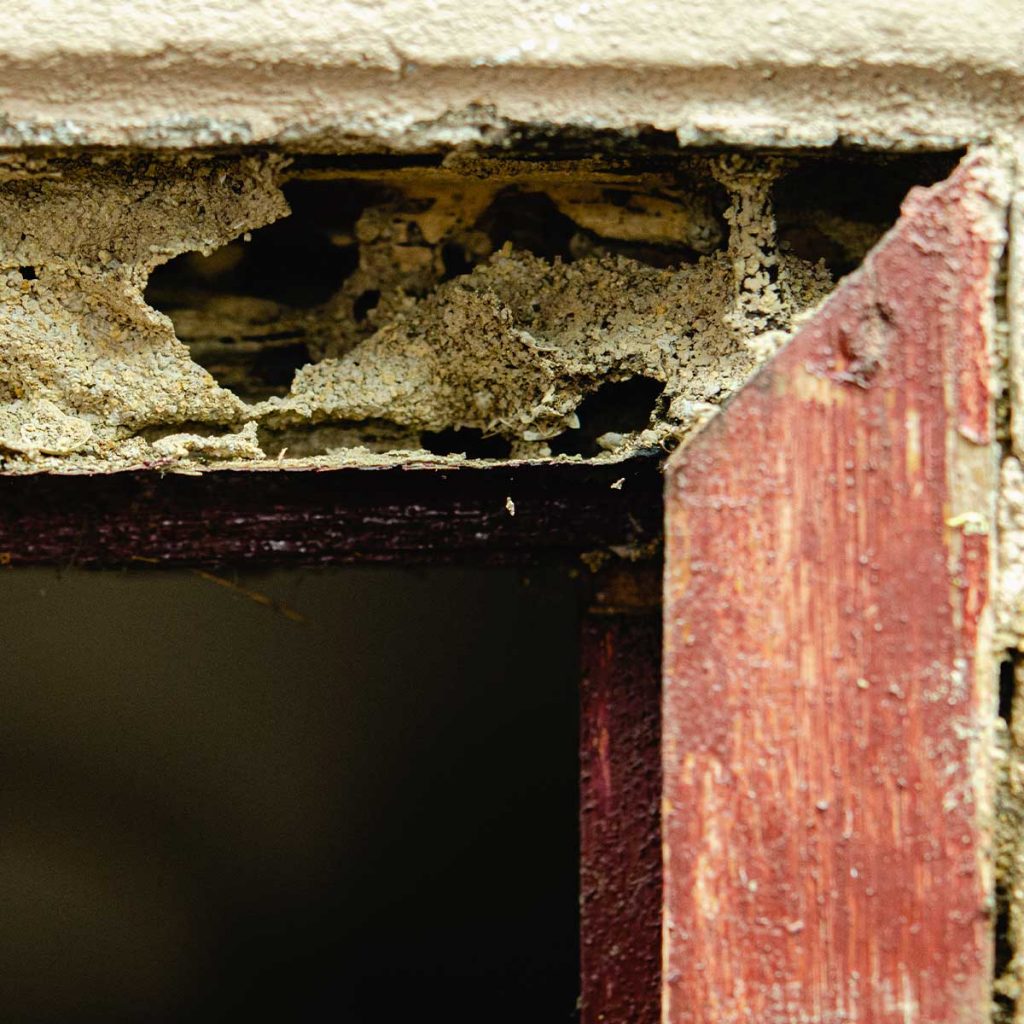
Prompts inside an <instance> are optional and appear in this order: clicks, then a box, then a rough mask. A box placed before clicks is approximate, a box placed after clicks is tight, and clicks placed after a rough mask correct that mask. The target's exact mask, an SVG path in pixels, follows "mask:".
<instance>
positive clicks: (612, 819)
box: [580, 562, 662, 1024]
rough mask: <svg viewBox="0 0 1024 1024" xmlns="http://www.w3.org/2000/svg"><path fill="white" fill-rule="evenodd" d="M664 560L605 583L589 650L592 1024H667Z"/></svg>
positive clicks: (583, 950) (586, 794)
mask: <svg viewBox="0 0 1024 1024" xmlns="http://www.w3.org/2000/svg"><path fill="white" fill-rule="evenodd" d="M659 570H660V562H659V563H654V564H653V565H651V566H640V567H616V568H614V569H612V570H611V572H607V571H606V572H605V573H604V574H603V576H602V577H601V578H600V579H599V581H598V586H597V591H596V593H595V595H594V600H593V601H592V602H591V604H590V608H589V610H588V612H587V614H586V615H585V616H584V620H583V633H582V638H581V644H580V658H581V663H582V664H581V669H582V671H581V683H580V686H581V700H582V708H581V712H582V713H581V717H580V961H581V963H580V967H581V999H580V1021H581V1024H615V1022H619V1021H621V1022H623V1024H626V1022H628V1024H657V1020H658V1005H659V991H660V987H661V964H660V953H661V950H660V946H661V896H662V889H661V829H660V810H659V803H660V799H661V760H660V750H661V743H660V740H661V729H660V725H659V722H660V717H661V708H660V698H661V593H660V589H661V588H660V585H659Z"/></svg>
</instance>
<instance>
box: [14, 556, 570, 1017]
mask: <svg viewBox="0 0 1024 1024" xmlns="http://www.w3.org/2000/svg"><path fill="white" fill-rule="evenodd" d="M2 581H3V583H2V585H3V588H4V596H5V601H4V604H5V608H6V609H7V610H8V613H7V614H6V615H5V619H4V625H3V626H2V627H0V636H2V642H3V648H4V654H5V670H4V674H3V681H2V683H0V690H2V695H3V706H4V709H5V710H4V715H3V716H2V717H0V760H2V770H3V775H4V779H5V784H4V787H3V792H2V796H0V803H2V805H3V811H2V815H3V821H4V832H5V842H4V844H3V846H2V849H0V902H2V904H3V906H4V907H5V911H4V914H3V916H2V918H0V946H2V948H3V950H4V954H3V960H4V963H5V970H4V971H3V972H2V977H0V1016H2V1018H3V1019H4V1020H5V1021H11V1022H21V1021H25V1022H27V1021H33V1022H50V1021H53V1022H57V1021H61V1022H66V1024H77V1022H86V1021H88V1022H92V1021H119V1020H147V1021H172V1020H174V1021H179V1020H194V1021H202V1020H217V1021H221V1020H241V1019H245V1018H246V1017H248V1016H249V1015H250V1014H253V1015H254V1014H256V1013H257V1012H258V1013H260V1015H261V1016H263V1017H268V1016H269V1017H270V1018H271V1019H281V1020H323V1019H338V1020H345V1021H347V1022H359V1021H367V1022H371V1021H381V1022H383V1021H394V1020H404V1019H409V1020H412V1019H425V1017H426V1016H437V1017H439V1018H440V1019H445V1020H449V1021H470V1020H474V1021H475V1020H479V1019H481V1017H483V1016H486V1018H487V1019H489V1020H497V1021H510V1022H511V1021H521V1020H524V1019H531V1018H533V1017H536V1016H539V1015H542V1016H543V1017H544V1018H545V1019H552V1020H566V1021H567V1020H571V1019H572V1017H573V1015H574V1012H575V1001H576V996H577V992H578V981H577V974H578V938H577V926H578V925H577V922H578V911H577V891H578V886H577V871H578V865H577V858H578V828H577V813H578V794H577V786H578V766H577V754H576V747H577V735H578V723H577V716H578V698H577V678H578V661H577V658H578V656H577V624H578V620H577V615H578V612H577V606H576V595H575V590H574V585H573V583H572V581H571V580H570V579H569V577H568V576H567V575H566V574H565V573H564V572H560V571H554V570H548V571H541V572H538V573H534V574H531V576H530V578H529V579H528V580H525V579H524V578H522V577H521V576H520V575H519V574H517V573H515V572H512V571H506V570H464V569H435V570H429V571H417V572H412V571H400V570H392V569H387V570H385V569H374V570H367V569H342V570H324V571H312V570H310V571H290V572H279V571H275V572H272V573H263V574H259V573H253V572H248V573H245V574H244V575H242V576H232V577H231V579H230V581H229V582H230V583H231V584H233V585H232V586H228V585H218V581H217V580H216V579H215V578H211V577H209V576H204V575H202V574H196V573H191V572H188V571H185V570H177V571H173V572H157V571H140V572H130V573H113V572H106V573H98V572H94V573H87V572H84V571H77V572H74V571H73V572H65V573H62V574H60V575H57V574H55V573H53V572H52V571H48V570H41V569H40V570H34V569H33V570H17V571H9V572H7V573H6V574H4V575H3V577H2ZM267 602H269V603H267ZM325 1015H328V1016H325Z"/></svg>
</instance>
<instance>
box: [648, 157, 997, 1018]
mask: <svg viewBox="0 0 1024 1024" xmlns="http://www.w3.org/2000/svg"><path fill="white" fill-rule="evenodd" d="M999 180H1000V179H999V177H998V175H997V174H996V172H995V170H994V169H993V168H991V167H988V166H987V165H986V164H985V162H984V161H983V159H982V158H980V157H974V158H972V159H970V160H969V161H967V162H966V163H965V164H963V165H961V167H960V168H959V169H958V170H957V171H956V172H955V173H954V175H953V176H952V177H951V178H950V179H949V180H948V181H947V182H944V183H943V184H941V185H939V186H936V187H935V188H933V189H930V190H928V191H924V190H916V191H915V192H913V193H912V194H911V196H910V197H909V198H908V200H907V201H906V203H905V204H904V213H903V217H902V218H901V220H900V221H899V223H898V224H897V226H896V228H895V229H894V230H893V231H892V232H891V233H890V235H889V236H888V237H887V239H886V240H885V241H883V243H882V244H881V246H880V248H879V249H877V250H876V251H875V252H874V254H873V255H872V256H871V257H870V258H869V259H868V261H867V262H866V263H865V265H864V266H863V267H862V268H861V269H860V270H859V271H858V272H857V273H856V274H854V275H852V276H851V277H850V278H849V279H848V280H847V281H846V282H844V283H843V284H842V285H841V287H840V288H839V289H838V290H837V292H836V293H835V294H834V295H833V297H832V298H831V299H830V300H829V301H828V302H827V303H826V305H825V306H824V307H823V308H822V309H821V310H820V312H819V313H818V314H817V315H816V316H815V317H814V318H813V320H811V321H810V322H809V323H808V324H807V325H806V326H805V327H804V328H803V329H802V330H801V331H800V333H799V334H798V335H797V336H796V338H795V339H794V340H793V341H792V342H791V343H790V344H789V345H788V346H787V347H786V348H785V349H784V350H783V351H782V352H781V353H780V355H779V356H778V357H777V358H776V359H775V360H774V361H773V362H772V363H771V364H770V365H769V366H768V367H767V368H766V369H765V370H764V372H762V373H761V374H760V375H759V376H758V377H757V378H756V379H755V380H754V381H753V382H752V383H751V384H750V385H749V386H747V387H746V388H745V389H744V390H743V391H742V392H741V393H740V394H739V395H738V396H737V397H736V398H735V399H734V400H733V401H732V402H731V403H730V404H729V405H728V407H727V408H726V410H725V411H724V413H723V414H722V415H720V416H719V417H718V418H717V419H716V420H715V421H714V422H713V423H712V424H710V425H709V426H708V428H707V429H706V430H705V432H704V433H703V434H702V435H701V436H700V437H699V438H698V439H696V441H695V442H694V443H693V444H692V445H691V446H690V447H689V448H688V449H687V450H686V451H684V452H680V453H677V456H676V457H674V458H673V460H672V461H671V462H670V468H669V479H668V482H667V490H666V522H667V536H666V543H667V549H666V559H667V566H668V567H667V572H666V610H665V615H666V617H665V628H666V637H665V641H666V649H665V680H664V687H665V692H664V704H663V722H662V727H663V766H664V777H665V780H664V811H663V813H664V821H663V828H664V858H665V860H664V870H665V879H664V881H665V913H664V921H663V952H664V963H663V972H664V984H663V993H662V998H663V1019H664V1020H665V1021H667V1022H672V1024H676V1022H679V1024H682V1022H702V1024H705V1022H706V1024H734V1022H737V1024H738V1022H744V1024H746V1022H749V1024H795V1022H806V1024H819V1022H820V1024H833V1022H836V1024H838V1022H845V1021H850V1022H861V1024H890V1022H891V1024H896V1022H900V1024H915V1022H918V1024H919V1022H932V1024H947V1022H948V1024H953V1022H956V1024H966V1022H975V1021H977V1022H981V1021H984V1020H986V1019H987V1018H988V1015H989V999H990V987H991V956H992V945H993V942H992V933H991V922H990V919H989V909H988V895H989V883H990V879H989V877H988V868H987V857H988V848H987V847H988V839H989V837H988V834H987V825H986V815H987V813H988V807H987V797H988V793H987V784H986V782H985V771H984V767H983V766H984V760H983V758H984V749H983V746H984V743H985V741H986V727H987V726H986V723H987V722H988V721H989V719H990V716H991V715H994V713H995V705H994V697H993V694H992V686H993V685H994V679H993V678H992V667H991V664H990V663H989V662H988V660H987V658H986V656H984V655H982V654H979V651H980V650H982V649H983V648H984V647H985V643H986V631H987V630H988V628H989V627H988V610H987V605H988V591H989V579H988V568H989V536H988V534H989V531H990V528H991V527H990V524H991V518H992V509H991V504H992V498H993V494H994V478H995V454H994V452H993V443H992V432H991V413H990V409H991V404H992V396H991V394H990V390H989V389H990V365H991V355H990V338H989V332H988V331H987V330H986V325H987V323H988V318H989V316H990V312H991V308H992V302H993V292H992V289H993V276H994V275H993V269H994V260H995V257H996V256H997V255H998V251H999V247H1000V245H1001V243H1002V217H1001V201H1002V200H1001V197H1000V196H999V195H998V194H997V193H999V191H1000V187H999Z"/></svg>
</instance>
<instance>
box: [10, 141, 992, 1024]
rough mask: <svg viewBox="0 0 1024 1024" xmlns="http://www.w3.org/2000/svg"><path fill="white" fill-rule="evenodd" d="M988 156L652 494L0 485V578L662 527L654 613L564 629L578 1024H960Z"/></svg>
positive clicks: (985, 535) (644, 598)
mask: <svg viewBox="0 0 1024 1024" xmlns="http://www.w3.org/2000/svg"><path fill="white" fill-rule="evenodd" d="M988 161H989V158H988V157H986V156H985V155H984V154H982V155H980V156H974V157H971V158H968V159H967V160H966V161H965V162H964V163H963V164H961V166H960V167H959V168H958V169H957V171H956V172H955V173H954V174H953V176H952V177H951V178H949V179H948V180H947V181H946V182H943V183H941V184H940V185H937V186H935V187H933V188H931V189H927V190H923V189H922V190H915V191H914V192H913V193H912V194H911V196H910V197H909V198H908V200H907V202H906V204H905V207H904V214H903V216H902V218H901V220H900V221H899V222H898V224H897V225H896V227H895V228H894V229H893V231H891V232H890V233H889V235H888V236H887V237H886V238H885V239H884V240H883V242H882V243H881V244H880V245H879V246H878V247H877V248H876V249H875V250H873V252H872V253H871V255H869V257H868V259H867V260H866V262H865V264H864V265H863V266H862V267H861V268H860V269H859V270H858V271H857V272H856V273H854V274H853V275H851V276H850V277H849V278H847V279H846V280H845V281H844V282H842V283H841V284H840V286H839V287H838V288H837V289H836V291H835V292H834V293H833V295H832V296H831V297H830V298H829V300H828V301H827V302H826V303H825V304H824V306H823V307H822V308H821V310H819V312H818V313H817V314H816V315H815V316H814V317H813V318H812V319H811V320H810V321H809V322H808V323H806V324H805V325H804V326H803V327H802V328H801V330H800V331H799V332H798V333H797V335H796V336H795V337H794V338H793V339H792V341H791V342H790V343H789V344H788V345H787V346H786V347H785V348H784V349H783V350H782V351H781V352H780V353H779V354H778V355H777V356H776V357H775V359H774V360H772V361H771V362H770V363H769V364H768V365H766V367H765V368H764V369H763V370H762V371H761V372H760V373H759V374H758V375H757V376H756V377H755V378H754V379H753V380H752V381H751V382H750V383H749V384H748V385H747V386H746V387H745V388H743V389H742V390H741V391H740V392H739V393H738V394H737V395H736V396H735V397H734V398H733V399H732V400H731V401H730V402H729V403H728V404H727V406H726V408H725V409H724V411H723V412H722V414H721V415H719V416H718V417H716V418H715V419H714V420H713V421H712V422H711V423H710V424H709V425H708V426H707V427H706V428H705V429H704V430H703V431H702V432H701V434H700V435H699V436H698V437H697V438H696V440H694V441H692V442H691V443H690V444H689V445H688V446H687V447H686V448H685V449H683V450H681V451H679V452H677V453H676V454H675V455H673V456H672V458H671V459H670V460H669V463H668V466H667V469H666V474H665V477H664V479H663V477H662V474H661V467H660V466H659V465H658V464H657V463H656V462H653V461H649V460H636V461H632V462H628V463H623V464H619V465H594V464H575V465H564V464H555V465H550V466H540V465H533V464H523V465H504V466H500V467H494V468H488V469H482V468H454V469H453V468H444V469H437V468H430V467H427V466H420V467H407V468H403V469H388V470H371V469H341V470H335V471H321V472H311V471H294V472H292V471H288V470H284V469H281V470H270V471H266V472H237V471H231V470H219V471H212V472H208V473H205V474H202V475H197V476H185V475H179V474H167V475H164V476H159V475H157V474H155V473H146V472H140V473H122V474H113V475H109V476H93V477H67V476H45V475H38V476H32V477H19V478H4V479H0V563H2V564H4V565H9V566H19V565H42V564H48V565H61V566H70V565H77V566H83V567H90V568H93V567H95V568H99V567H114V566H125V565H133V564H140V563H141V564H145V565H153V566H197V567H207V568H215V567H225V566H227V567H232V566H235V567H240V566H247V565H258V566H262V567H269V566H300V565H320V566H324V565H339V564H354V563H361V564H368V563H392V564H414V563H425V562H428V563H444V562H452V561H472V562H474V563H478V564H490V565H497V564H517V563H530V562H539V561H550V560H557V559H573V560H577V559H579V557H580V556H581V555H586V554H592V553H595V552H597V553H600V555H599V557H603V556H604V555H606V554H607V552H609V551H615V552H617V553H618V555H626V556H630V555H633V556H636V555H638V554H642V553H644V552H646V553H648V554H651V553H653V552H654V551H655V550H656V549H657V548H658V545H659V543H660V541H661V539H662V516H663V514H664V522H665V530H664V541H665V571H664V605H663V606H662V602H661V599H660V593H659V591H660V585H659V574H660V563H659V562H658V561H657V559H655V560H654V561H653V562H650V561H649V562H647V563H645V562H643V561H642V560H641V561H640V562H638V563H636V565H632V564H631V563H629V562H628V561H625V560H620V561H618V562H613V565H614V566H616V567H617V568H616V569H614V570H613V571H607V570H606V571H604V572H602V573H599V574H598V575H597V576H596V577H595V586H594V593H593V600H592V602H591V605H590V609H589V611H588V613H587V615H586V616H585V617H584V624H583V637H582V647H581V651H582V664H583V685H582V688H581V692H582V702H583V703H582V706H583V728H582V740H581V743H582V748H581V778H582V792H581V807H582V811H581V814H582V821H581V835H582V855H581V872H582V881H581V894H582V910H581V928H582V940H581V942H582V946H581V948H582V961H583V963H582V977H583V982H582V987H583V1002H582V1006H583V1010H582V1019H583V1021H584V1024H593V1022H597V1021H604V1022H608V1024H617V1022H621V1024H654V1022H655V1021H657V1020H663V1021H665V1022H668V1024H792V1022H804V1024H819V1022H820V1024H843V1022H851V1024H852V1022H857V1024H907V1022H908V1021H909V1022H915V1024H923V1022H928V1024H965V1022H967V1024H975V1022H977V1024H980V1022H981V1021H983V1020H987V1019H988V1017H989V1013H990V998H991V983H992V970H993V964H992V956H993V949H992V947H993V940H992V909H991V898H990V893H991V878H990V875H989V867H988V863H989V852H988V849H989V839H990V836H989V831H988V829H989V825H988V824H987V819H986V815H987V814H988V810H989V805H990V802H991V783H990V780H989V779H988V777H987V774H986V770H985V767H984V763H983V755H982V752H981V749H982V747H983V745H984V743H985V740H986V737H987V736H988V735H989V732H990V730H991V725H992V722H993V721H994V713H995V699H996V696H995V680H996V671H995V667H994V661H993V657H992V651H991V640H990V638H991V610H990V589H991V586H990V576H991V559H992V551H993V543H992V529H993V526H992V524H993V523H994V520H995V515H994V511H995V510H994V502H995V494H996V490H997V488H996V478H997V470H998V449H997V444H996V442H995V437H994V429H993V407H994V400H993V394H992V384H991V377H992V365H993V358H994V357H993V339H992V331H991V322H990V321H991V316H992V310H993V308H994V301H995V277H996V269H995V268H996V264H997V260H998V257H999V254H1000V251H1001V248H1002V245H1003V242H1004V237H1003V234H1002V233H1001V230H1002V229H1001V228H1000V227H999V226H998V225H999V224H1000V223H1001V222H1000V220H999V218H1000V217H1001V216H1002V214H1001V212H1000V201H999V198H998V196H995V195H994V194H993V188H992V174H991V164H990V163H989V162H988ZM508 498H511V499H512V502H511V503H507V499H508ZM513 506H514V514H513V511H512V508H513ZM652 566H653V568H652ZM662 630H663V633H664V644H663V645H662ZM659 663H661V664H660V668H659Z"/></svg>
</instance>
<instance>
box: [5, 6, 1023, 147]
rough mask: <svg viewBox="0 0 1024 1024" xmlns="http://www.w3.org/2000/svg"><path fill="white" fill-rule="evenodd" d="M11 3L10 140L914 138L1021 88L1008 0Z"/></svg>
mask: <svg viewBox="0 0 1024 1024" xmlns="http://www.w3.org/2000/svg"><path fill="white" fill-rule="evenodd" d="M4 14H5V17H4V32H3V35H2V37H0V114H2V115H3V116H2V119H0V143H2V142H7V143H15V144H17V143H23V142H26V143H31V142H38V143H44V144H46V143H53V142H58V143H77V142H101V143H106V142H136V143H137V142H147V143H152V144H163V145H176V144H190V143H200V144H208V143H216V142H235V143H246V142H265V141H269V140H275V141H278V142H286V143H293V144H296V145H301V146H304V147H307V148H308V146H309V145H310V144H312V143H314V142H317V143H319V144H322V145H324V146H331V147H336V146H338V145H339V144H343V145H344V146H346V147H354V148H359V147H365V146H380V145H382V144H387V145H390V146H394V147H398V148H412V147H420V146H424V145H430V144H432V143H434V142H441V143H451V142H459V141H472V140H475V139H478V138H480V137H481V135H482V134H485V135H486V134H490V136H491V137H493V135H494V132H495V129H497V130H498V132H499V134H500V130H501V127H502V126H503V125H504V124H505V123H506V122H507V121H513V122H545V121H548V122H560V123H578V124H584V125H590V126H605V127H616V128H628V127H631V126H635V125H642V124H649V125H653V126H655V127H657V128H660V129H664V130H667V131H670V132H675V133H677V134H678V136H679V138H680V140H681V141H683V142H684V143H692V142H713V141H726V142H731V143H747V144H771V145H804V144H806V145H820V144H829V143H832V142H834V141H836V140H842V141H848V142H852V143H855V144H856V143H863V144H869V145H876V146H896V147H901V148H906V147H913V146H948V145H951V144H959V143H963V142H969V141H978V140H982V139H988V138H991V137H993V136H996V135H999V134H1001V133H1003V132H1007V131H1013V130H1014V128H1015V127H1016V126H1017V125H1018V124H1019V120H1020V118H1019V114H1018V111H1019V110H1020V109H1021V108H1022V105H1024V104H1022V101H1024V87H1022V76H1021V67H1022V62H1021V57H1020V54H1021V53H1022V52H1024V9H1022V8H1021V5H1020V4H1019V3H1016V2H1014V0H987V2H984V3H981V2H976V3H966V4H932V3H929V2H926V0H891V2H885V3H881V2H868V3H857V4H849V3H845V2H842V0H829V2H820V0H774V2H763V3H748V2H742V0H686V2H680V0H646V2H634V0H579V2H575V0H574V2H570V3H562V2H556V0H475V2H473V3H466V2H460V0H383V2H359V0H342V2H332V0H301V2H296V3H290V4H281V3H276V2H273V0H262V2H247V0H218V2H216V3H208V2H200V0H172V2H169V3H168V2H163V3H161V2H157V0H145V2H140V3H132V4H124V3H112V2H110V0H52V2H49V3H43V4H40V3H29V2H26V0H17V2H9V3H7V4H5V5H4ZM581 69H585V74H581V73H580V72H581Z"/></svg>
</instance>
